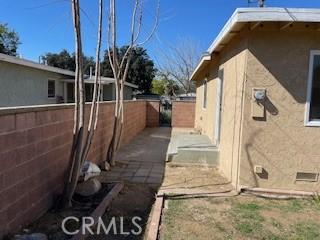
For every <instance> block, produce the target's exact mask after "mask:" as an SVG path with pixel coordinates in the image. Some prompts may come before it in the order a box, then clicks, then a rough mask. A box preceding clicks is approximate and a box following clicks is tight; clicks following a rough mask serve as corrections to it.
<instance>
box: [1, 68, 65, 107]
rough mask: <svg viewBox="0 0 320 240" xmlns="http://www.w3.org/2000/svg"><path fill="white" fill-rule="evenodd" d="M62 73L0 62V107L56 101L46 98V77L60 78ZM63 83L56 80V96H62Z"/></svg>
mask: <svg viewBox="0 0 320 240" xmlns="http://www.w3.org/2000/svg"><path fill="white" fill-rule="evenodd" d="M63 77H64V76H63V75H60V74H56V73H52V72H47V71H42V70H38V69H33V68H29V67H26V66H21V65H16V64H12V63H6V62H0V107H10V106H25V105H39V104H51V103H56V102H57V100H56V98H48V79H53V80H54V79H61V78H63ZM63 95H64V89H63V83H62V82H60V81H58V80H57V81H56V96H63Z"/></svg>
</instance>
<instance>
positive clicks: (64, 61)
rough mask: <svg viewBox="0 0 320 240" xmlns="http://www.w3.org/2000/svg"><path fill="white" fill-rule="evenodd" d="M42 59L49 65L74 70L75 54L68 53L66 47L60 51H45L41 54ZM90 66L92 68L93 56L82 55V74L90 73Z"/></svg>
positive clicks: (93, 66) (93, 63)
mask: <svg viewBox="0 0 320 240" xmlns="http://www.w3.org/2000/svg"><path fill="white" fill-rule="evenodd" d="M41 58H42V61H45V62H47V64H48V65H49V66H53V67H58V68H62V69H66V70H70V71H75V69H76V64H75V54H74V53H69V52H68V51H67V50H66V49H63V50H62V51H61V52H60V53H50V52H49V53H46V54H45V55H43V56H41ZM90 67H92V69H93V70H94V68H95V61H94V58H93V57H86V56H83V71H84V74H89V73H90Z"/></svg>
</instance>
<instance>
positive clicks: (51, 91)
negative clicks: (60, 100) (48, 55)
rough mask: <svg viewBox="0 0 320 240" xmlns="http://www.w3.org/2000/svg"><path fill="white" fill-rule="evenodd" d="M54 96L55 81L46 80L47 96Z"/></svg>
mask: <svg viewBox="0 0 320 240" xmlns="http://www.w3.org/2000/svg"><path fill="white" fill-rule="evenodd" d="M55 97H56V81H55V80H52V79H49V80H48V98H55Z"/></svg>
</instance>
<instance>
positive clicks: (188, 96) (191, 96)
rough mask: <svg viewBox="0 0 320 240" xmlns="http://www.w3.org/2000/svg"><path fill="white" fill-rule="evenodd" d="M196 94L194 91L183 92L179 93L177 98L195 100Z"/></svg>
mask: <svg viewBox="0 0 320 240" xmlns="http://www.w3.org/2000/svg"><path fill="white" fill-rule="evenodd" d="M196 96H197V95H196V94H195V93H183V94H179V95H178V96H177V100H181V101H195V100H196Z"/></svg>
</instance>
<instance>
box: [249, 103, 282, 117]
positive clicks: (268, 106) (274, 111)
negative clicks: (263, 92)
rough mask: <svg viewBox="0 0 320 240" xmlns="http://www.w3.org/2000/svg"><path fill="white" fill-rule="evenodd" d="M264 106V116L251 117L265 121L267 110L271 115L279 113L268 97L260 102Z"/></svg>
mask: <svg viewBox="0 0 320 240" xmlns="http://www.w3.org/2000/svg"><path fill="white" fill-rule="evenodd" d="M260 104H261V105H263V107H264V114H263V115H264V116H263V117H253V119H254V120H256V121H267V112H268V113H270V114H271V115H272V116H276V115H278V114H279V110H278V109H277V107H276V106H275V105H274V104H273V103H272V102H271V100H270V98H268V97H266V99H265V101H264V102H263V103H260Z"/></svg>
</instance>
